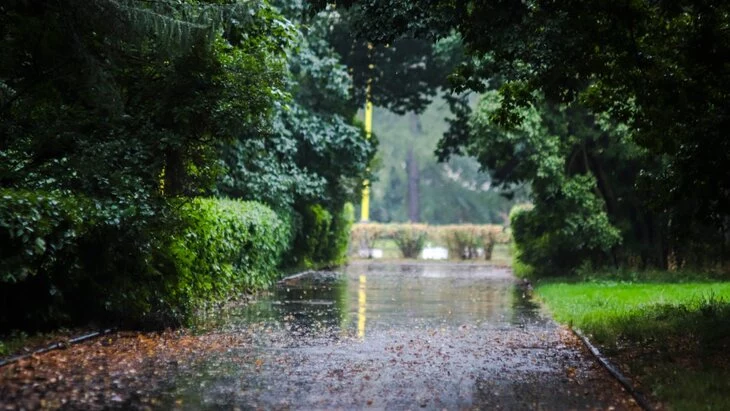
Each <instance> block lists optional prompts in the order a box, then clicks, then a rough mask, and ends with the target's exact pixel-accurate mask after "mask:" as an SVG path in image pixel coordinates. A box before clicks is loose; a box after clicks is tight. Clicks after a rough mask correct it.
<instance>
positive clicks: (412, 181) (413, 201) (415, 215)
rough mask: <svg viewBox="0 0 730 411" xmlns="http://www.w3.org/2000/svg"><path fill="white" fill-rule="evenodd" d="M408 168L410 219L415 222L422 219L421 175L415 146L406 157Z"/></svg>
mask: <svg viewBox="0 0 730 411" xmlns="http://www.w3.org/2000/svg"><path fill="white" fill-rule="evenodd" d="M406 168H407V169H408V219H409V220H410V221H411V222H413V223H415V222H418V221H419V220H420V214H421V211H420V198H419V192H418V184H419V181H420V175H419V173H418V162H417V161H416V158H415V156H414V155H413V148H412V147H411V148H409V149H408V156H407V157H406Z"/></svg>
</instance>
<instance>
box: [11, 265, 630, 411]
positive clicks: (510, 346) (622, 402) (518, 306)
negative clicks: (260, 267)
mask: <svg viewBox="0 0 730 411" xmlns="http://www.w3.org/2000/svg"><path fill="white" fill-rule="evenodd" d="M105 342H106V343H105ZM125 347H126V348H125ZM74 350H76V351H78V353H75V351H74ZM75 355H78V356H84V355H86V357H84V358H81V359H78V358H77V359H76V360H74V356H75ZM89 356H92V357H93V358H91V359H90V358H88V357H89ZM84 361H87V363H86V369H87V371H84V369H85V368H84V367H82V366H77V367H73V366H68V365H67V364H68V363H69V362H71V363H78V364H81V363H83V362H84ZM59 363H60V364H63V365H62V366H61V367H60V368H62V370H60V371H59V369H58V368H59V366H58V365H56V366H55V369H54V364H59ZM64 367H65V368H64ZM99 368H100V370H99ZM88 369H92V370H96V372H89V371H88ZM54 370H55V371H54ZM130 370H131V371H130ZM132 371H133V372H132ZM0 394H2V399H0V409H5V408H8V409H13V408H14V406H18V407H21V406H25V407H31V408H32V407H33V406H34V405H37V406H38V407H39V408H43V407H46V408H56V407H62V408H69V409H75V408H78V409H94V408H97V409H101V408H136V409H190V410H198V409H282V410H284V409H306V410H311V409H434V410H441V409H449V410H451V409H517V410H521V409H548V410H565V409H604V410H605V409H616V410H620V409H639V408H638V407H637V406H636V404H635V403H634V402H633V400H632V399H631V397H630V396H629V395H628V394H626V393H625V392H624V391H623V389H622V388H621V387H620V386H619V384H618V383H616V381H614V380H613V379H612V378H611V377H610V376H609V374H608V373H607V372H606V371H605V370H604V369H603V368H601V367H600V366H599V365H598V364H597V363H596V362H595V361H594V360H593V359H592V358H591V356H590V354H588V352H587V351H586V350H585V349H584V348H583V347H582V346H581V345H580V342H579V341H578V340H577V339H576V338H575V336H574V335H573V334H572V333H571V332H570V331H568V330H566V329H564V328H562V327H559V326H557V325H556V324H555V323H554V322H553V321H552V320H550V319H549V318H548V317H547V316H546V315H545V314H544V313H542V312H541V311H540V309H539V307H538V306H537V305H535V304H534V303H533V302H532V301H531V299H530V298H529V296H528V295H526V290H525V289H524V287H522V286H521V284H520V282H519V281H518V280H516V279H515V278H514V276H512V274H511V271H510V270H509V269H507V268H501V267H495V266H489V265H480V264H446V263H426V264H418V263H412V264H386V263H375V262H356V263H354V264H351V265H350V266H349V267H347V269H346V270H345V271H344V273H342V274H340V275H337V274H333V273H310V274H308V275H302V276H298V277H296V278H293V279H289V280H284V281H282V282H281V283H280V285H279V286H278V287H277V290H276V292H274V293H272V295H271V296H270V297H267V298H262V299H260V300H259V301H257V302H256V303H254V304H241V305H235V304H234V305H230V306H227V307H225V308H223V309H221V310H217V311H216V312H214V313H211V314H210V315H209V316H208V317H207V318H202V319H201V321H200V324H199V325H198V326H197V328H196V330H195V333H194V334H192V335H191V334H190V333H187V334H185V335H179V333H169V332H168V333H165V334H162V336H156V335H154V334H148V335H143V336H140V335H136V336H135V335H123V334H121V335H118V336H117V337H116V338H109V339H104V340H103V341H96V342H90V343H87V344H85V345H84V346H82V347H78V348H70V349H68V350H64V351H62V352H60V353H59V352H56V353H48V354H44V355H43V356H39V357H36V358H33V359H30V360H28V361H23V362H21V363H19V364H15V365H13V366H8V367H5V368H4V369H0Z"/></svg>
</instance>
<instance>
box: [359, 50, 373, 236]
mask: <svg viewBox="0 0 730 411" xmlns="http://www.w3.org/2000/svg"><path fill="white" fill-rule="evenodd" d="M372 48H373V45H372V44H368V54H369V53H370V52H371V50H372ZM368 69H370V70H372V69H373V64H372V63H371V64H369V65H368ZM371 83H372V77H371V78H368V84H367V88H366V89H365V138H367V139H368V140H370V137H371V135H372V133H373V103H372V101H370V92H371V90H370V87H371ZM368 171H370V169H368ZM369 220H370V181H369V180H365V181H364V182H363V188H362V202H361V206H360V222H361V223H365V222H368V221H369Z"/></svg>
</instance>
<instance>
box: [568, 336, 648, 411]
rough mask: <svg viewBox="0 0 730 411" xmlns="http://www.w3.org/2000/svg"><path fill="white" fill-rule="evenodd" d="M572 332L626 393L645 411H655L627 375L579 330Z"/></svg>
mask: <svg viewBox="0 0 730 411" xmlns="http://www.w3.org/2000/svg"><path fill="white" fill-rule="evenodd" d="M570 330H571V331H572V332H573V334H574V335H575V336H576V337H578V339H579V340H581V342H582V343H583V346H585V347H586V348H587V349H588V351H590V352H591V354H592V355H593V358H595V359H596V360H597V361H598V362H599V363H600V364H601V366H602V367H603V368H604V369H606V371H608V372H609V374H611V376H612V377H613V378H614V379H616V381H618V382H619V383H620V384H621V385H622V386H623V387H624V388H625V389H626V391H628V392H629V394H631V396H632V397H633V398H634V400H635V401H636V403H637V404H638V405H639V407H641V408H642V409H643V410H645V411H653V410H654V408H653V407H652V405H651V404H650V403H649V401H648V400H647V399H646V397H645V396H644V394H642V393H641V391H639V390H637V389H636V388H634V386H633V385H632V384H631V381H630V380H629V379H628V378H626V376H625V375H623V374H622V373H621V371H619V369H618V368H617V367H616V366H614V365H613V364H612V363H611V362H610V361H609V360H608V359H607V358H606V357H605V356H604V355H603V354H601V352H600V351H599V350H598V348H596V346H594V345H593V344H591V342H590V341H589V340H588V338H587V337H586V336H585V335H584V334H583V333H582V332H581V331H580V330H579V329H577V328H573V327H570Z"/></svg>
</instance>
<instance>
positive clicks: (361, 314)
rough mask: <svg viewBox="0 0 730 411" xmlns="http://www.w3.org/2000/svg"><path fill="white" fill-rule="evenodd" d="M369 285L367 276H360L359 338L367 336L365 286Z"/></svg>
mask: <svg viewBox="0 0 730 411" xmlns="http://www.w3.org/2000/svg"><path fill="white" fill-rule="evenodd" d="M366 285H367V277H366V276H364V275H361V276H360V286H359V287H358V291H357V336H358V338H364V337H365V321H366V310H365V303H366V300H367V296H366V295H365V288H366Z"/></svg>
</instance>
